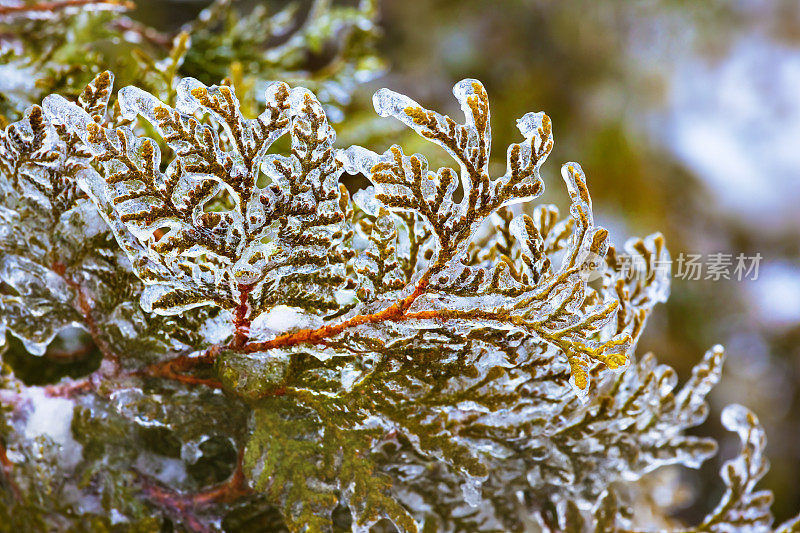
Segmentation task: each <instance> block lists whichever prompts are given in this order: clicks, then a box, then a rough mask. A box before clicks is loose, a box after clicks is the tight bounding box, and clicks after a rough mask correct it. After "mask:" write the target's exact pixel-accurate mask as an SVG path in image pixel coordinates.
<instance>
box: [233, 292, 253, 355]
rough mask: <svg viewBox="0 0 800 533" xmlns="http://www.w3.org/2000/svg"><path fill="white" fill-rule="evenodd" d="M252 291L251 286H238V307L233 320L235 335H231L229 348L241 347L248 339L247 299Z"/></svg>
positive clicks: (248, 310)
mask: <svg viewBox="0 0 800 533" xmlns="http://www.w3.org/2000/svg"><path fill="white" fill-rule="evenodd" d="M252 290H253V285H245V284H241V283H240V284H239V305H237V306H236V311H235V315H234V319H233V325H234V326H235V327H236V333H235V334H234V335H233V340H232V341H231V348H240V347H242V346H243V345H244V343H246V342H247V339H248V338H249V337H250V306H249V305H248V303H247V298H248V297H249V296H250V291H252Z"/></svg>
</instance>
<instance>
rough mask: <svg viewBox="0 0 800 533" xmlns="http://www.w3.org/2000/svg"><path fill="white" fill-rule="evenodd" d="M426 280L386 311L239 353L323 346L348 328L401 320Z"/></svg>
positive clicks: (252, 346) (303, 331) (257, 344)
mask: <svg viewBox="0 0 800 533" xmlns="http://www.w3.org/2000/svg"><path fill="white" fill-rule="evenodd" d="M428 279H429V277H428V276H425V277H423V278H422V279H420V281H419V283H417V286H416V287H415V288H414V292H412V293H411V294H410V295H408V296H407V297H405V298H404V299H402V300H400V301H399V302H396V303H394V304H392V305H391V306H389V307H387V308H386V309H383V310H382V311H378V312H377V313H372V314H369V315H356V316H354V317H353V318H350V319H349V320H345V321H344V322H341V323H339V324H335V325H329V326H322V327H321V328H317V329H301V330H300V331H296V332H294V333H287V334H285V335H281V336H279V337H275V338H274V339H271V340H268V341H264V342H251V343H249V344H245V345H244V346H242V347H241V351H243V352H245V353H252V352H260V351H264V350H269V349H272V348H287V347H290V346H296V345H298V344H325V341H326V340H327V339H329V338H330V337H333V336H335V335H338V334H339V333H341V332H342V331H344V330H346V329H349V328H353V327H356V326H360V325H362V324H377V323H379V322H388V321H397V320H403V318H404V316H405V314H406V311H407V310H408V308H409V307H411V304H413V303H414V301H416V299H417V298H419V297H420V296H422V295H423V294H424V293H425V290H426V289H427V287H428Z"/></svg>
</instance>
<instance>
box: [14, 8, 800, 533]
mask: <svg viewBox="0 0 800 533" xmlns="http://www.w3.org/2000/svg"><path fill="white" fill-rule="evenodd" d="M93 4H109V5H111V4H112V3H103V2H94V3H93ZM315 6H316V7H315V9H317V11H312V13H311V15H310V17H311V20H312V21H316V22H314V24H316V25H314V24H312V25H311V26H309V27H313V28H314V31H313V32H312V33H313V34H314V35H315V36H316V37H315V38H316V39H323V40H324V38H326V37H327V36H329V35H331V34H330V33H325V31H323V30H322V29H320V28H323V29H325V28H327V29H328V30H330V27H332V26H335V27H336V28H339V29H341V28H342V27H347V26H348V24H352V23H353V21H354V20H356V18H357V17H363V16H364V13H368V12H369V8H370V6H369V5H368V4H363V5H361V6H360V9H361V11H359V10H355V11H353V10H352V9H351V10H350V11H347V10H344V11H336V10H335V9H330V10H325V9H324V7H325V6H323V5H322V4H318V5H317V4H315ZM113 7H114V9H118V8H120V7H124V6H120V5H118V4H116V3H113ZM229 7H230V6H229V4H228V3H227V2H217V3H216V4H215V5H214V6H212V8H211V11H209V13H210V15H207V16H206V17H205V18H203V17H201V19H199V20H200V21H199V22H198V23H196V25H195V26H192V31H191V32H188V33H182V34H180V35H178V36H177V37H176V40H175V41H174V42H175V43H176V44H175V45H174V47H173V49H172V51H171V52H170V54H169V55H168V56H167V59H165V61H167V63H165V64H167V65H171V66H170V67H169V68H168V70H167V74H166V77H164V76H162V78H161V80H162V82H163V83H161V82H158V83H160V88H157V89H154V88H153V87H152V86H149V85H148V83H150V82H144V83H141V84H139V85H142V86H143V87H137V86H126V87H124V88H122V89H121V90H120V91H119V92H118V93H116V95H115V94H114V90H113V84H114V75H113V74H112V73H111V72H109V71H103V72H100V73H98V74H96V76H95V77H94V78H93V79H92V80H91V81H89V82H88V83H87V84H86V85H85V86H84V87H82V88H81V90H80V91H77V92H75V93H71V92H70V91H69V90H65V91H61V92H63V94H52V95H50V96H47V97H46V98H44V99H43V102H42V103H41V105H38V104H37V105H33V106H31V107H29V108H28V109H27V111H25V114H24V116H23V117H22V118H21V119H20V120H18V121H16V122H14V123H12V124H9V125H8V126H7V127H6V128H5V129H4V130H3V132H2V134H0V198H2V205H0V218H1V219H2V225H0V228H1V229H0V250H1V251H2V255H0V280H1V281H2V285H0V333H2V334H3V337H2V338H6V335H5V333H6V332H7V333H8V334H9V335H8V336H7V339H8V341H7V344H6V346H5V348H4V350H5V351H4V352H3V361H4V366H3V374H2V383H1V385H2V386H1V387H0V398H2V407H3V410H2V419H0V422H1V424H0V438H1V439H2V441H0V465H1V466H2V476H0V487H1V488H2V489H3V490H2V497H0V528H5V529H3V530H8V531H11V530H15V529H19V528H21V527H27V528H28V529H29V530H33V531H39V530H42V531H43V530H77V531H82V530H91V531H118V530H122V531H158V530H169V529H170V528H178V529H183V530H189V531H214V530H225V531H278V530H284V529H288V530H290V531H326V530H336V531H340V530H354V531H368V530H372V531H391V530H393V529H397V530H400V531H525V530H531V529H534V530H545V531H576V532H577V531H646V530H653V529H675V530H682V531H686V530H687V528H686V527H685V526H684V525H682V524H679V523H677V522H676V521H674V520H671V519H670V518H668V516H667V514H666V512H665V510H663V509H658V508H657V507H656V505H655V503H654V500H653V499H652V498H650V494H652V492H653V491H654V490H655V488H656V487H657V486H658V485H659V478H658V475H659V473H661V472H663V471H664V470H665V468H666V467H669V466H670V465H682V466H686V467H691V468H697V467H699V466H700V465H701V464H702V463H703V462H704V461H705V460H706V459H707V458H708V457H710V456H711V455H713V454H714V453H715V452H716V443H715V442H714V441H713V440H711V439H707V438H700V437H695V436H691V435H688V434H687V430H689V429H690V428H693V427H695V426H698V425H699V424H701V423H702V422H704V420H705V419H706V416H707V412H708V406H707V403H706V396H707V395H708V393H709V391H710V389H711V388H712V387H713V386H714V385H715V384H716V383H717V381H718V380H719V378H720V375H721V369H722V363H723V359H724V354H723V350H722V348H720V347H714V348H712V349H711V350H710V351H709V352H708V353H707V354H706V355H705V357H704V358H703V359H702V360H701V361H700V362H699V363H698V365H697V366H696V367H695V369H694V371H693V372H692V375H691V377H689V378H688V380H687V381H686V382H685V383H684V384H683V386H681V387H677V377H676V375H675V372H674V371H673V370H672V369H670V368H669V367H666V366H664V365H660V364H658V362H657V361H656V359H655V357H654V356H653V355H652V354H645V355H641V356H638V357H637V356H636V355H635V347H636V343H637V340H638V338H639V336H640V335H641V332H642V329H643V327H644V326H645V322H646V319H647V317H648V315H649V313H650V312H651V311H652V309H653V307H654V306H655V304H657V303H659V302H664V301H665V300H666V298H667V296H668V292H669V272H668V271H667V270H665V269H664V265H665V264H666V263H667V261H668V258H669V255H668V252H667V250H666V248H665V244H664V239H663V237H662V236H660V235H658V234H656V235H651V236H649V237H646V238H644V239H632V240H630V241H629V242H627V243H625V246H624V247H623V248H622V249H617V248H616V247H615V246H614V245H613V244H612V243H611V242H610V240H609V236H608V232H607V231H606V230H605V229H604V228H601V227H599V226H597V225H596V224H595V222H594V218H593V214H592V201H591V197H590V195H589V190H588V187H587V178H586V175H585V174H584V172H583V170H582V169H581V167H580V165H578V164H577V163H567V164H566V165H564V167H563V168H562V176H563V179H564V182H565V184H566V187H567V191H568V192H569V196H570V201H571V203H570V206H569V210H568V214H567V215H566V216H561V214H560V213H559V210H558V208H556V207H555V206H552V205H533V200H535V199H536V198H537V197H538V196H540V195H541V194H542V192H543V190H544V180H543V179H542V177H541V175H540V169H541V166H542V165H543V164H544V162H545V160H546V158H547V156H548V154H549V153H550V151H551V149H552V146H553V133H552V125H551V122H550V119H549V118H548V117H547V115H545V114H543V113H528V114H526V115H524V116H523V117H522V118H520V119H519V120H518V121H517V128H518V130H519V131H520V134H521V136H522V140H521V141H520V142H518V143H515V144H512V145H511V146H509V147H508V148H507V150H506V154H507V156H506V169H505V172H504V173H503V174H502V175H497V174H496V173H494V172H493V167H492V166H490V159H491V148H492V147H491V125H490V106H489V98H488V94H487V92H486V90H485V89H484V87H483V85H482V84H481V83H480V82H479V81H477V80H473V79H467V80H463V81H461V82H459V83H457V84H456V85H455V87H454V90H453V93H454V95H455V97H456V99H457V100H458V102H459V103H460V105H461V109H462V110H463V112H464V116H465V118H464V121H463V122H459V121H457V120H455V119H453V118H450V117H448V116H443V115H440V114H439V113H437V112H435V111H432V110H428V109H426V108H424V107H423V106H421V105H420V104H418V103H416V102H414V101H413V100H411V99H410V98H408V97H406V96H403V95H400V94H397V93H394V92H392V91H388V90H386V89H382V90H380V91H378V93H376V95H375V98H374V104H375V109H376V111H377V112H378V114H379V115H381V116H384V117H393V118H394V119H397V120H399V121H400V122H402V123H403V124H405V125H406V126H408V127H409V128H411V129H412V130H413V131H415V132H416V133H418V134H419V135H421V136H422V137H423V138H424V139H427V140H428V141H430V142H432V143H434V144H436V145H438V146H439V147H441V148H442V149H443V150H444V151H445V152H446V153H447V154H448V155H449V156H450V157H451V158H452V160H453V164H452V166H445V167H441V168H437V169H431V168H429V164H428V162H427V160H426V158H425V157H424V156H422V155H420V154H406V153H404V151H403V149H402V148H401V147H399V146H391V147H389V148H388V149H387V150H385V151H384V152H382V153H379V152H374V151H372V150H370V149H367V148H363V147H360V146H348V147H339V146H337V145H336V144H335V141H336V135H335V132H334V127H333V126H332V125H331V124H330V121H329V118H328V116H329V113H330V112H331V110H332V109H333V108H332V107H331V106H330V105H328V104H329V103H330V102H325V103H323V102H322V101H321V100H320V99H319V98H318V95H315V93H314V92H312V91H310V90H308V89H305V88H300V87H296V86H294V87H293V86H292V85H290V84H288V83H285V82H274V83H270V84H269V85H267V86H266V87H265V89H264V99H263V100H264V102H263V105H262V108H261V109H259V110H255V109H253V108H254V107H255V106H254V104H253V103H252V102H250V101H249V100H246V99H242V100H240V97H239V96H238V95H241V94H242V93H241V92H238V93H237V88H236V87H235V84H234V83H233V80H231V79H228V80H225V81H224V82H223V83H222V84H220V85H211V86H207V85H205V84H204V83H202V82H200V81H198V80H197V79H195V78H191V77H185V78H182V79H180V80H178V79H173V78H177V75H178V72H179V71H180V69H181V68H183V67H182V66H181V65H184V66H185V65H186V64H187V63H186V62H185V60H187V59H188V58H190V57H192V55H191V54H192V52H191V51H192V49H193V48H192V47H194V46H198V45H197V42H198V41H197V40H196V39H195V35H200V36H202V39H201V40H200V41H199V42H201V43H205V44H204V45H203V46H205V48H202V47H201V48H200V49H198V50H197V53H199V54H200V53H208V52H209V50H213V51H216V53H218V54H219V55H220V57H225V58H226V60H228V61H232V62H237V61H244V59H243V58H238V59H237V58H233V57H229V55H230V54H232V53H235V52H236V51H237V50H239V49H240V48H241V46H240V45H239V44H237V43H239V41H238V40H237V39H244V38H248V34H247V32H246V31H245V30H246V29H247V28H252V26H250V24H252V23H253V18H252V17H251V18H246V19H242V20H239V21H238V22H237V21H236V20H235V19H234V18H229V19H227V20H228V21H227V22H224V23H223V22H220V25H221V27H222V29H219V27H218V28H217V29H216V30H213V28H214V24H211V23H210V22H209V20H211V21H216V20H217V19H215V18H214V17H216V16H218V11H214V10H225V9H228V8H229ZM65 9H66V8H65ZM69 13H70V12H69V10H67V15H66V16H78V15H74V14H69ZM56 15H57V14H56ZM56 15H54V16H56ZM257 15H258V16H262V17H263V16H265V15H263V13H262V14H259V13H257ZM4 16H16V15H15V14H13V13H5V14H4ZM58 16H61V15H58ZM282 16H283V15H277V16H275V17H273V18H272V19H270V20H271V21H272V24H275V25H279V24H280V23H281V21H282V20H283V19H282V18H281V17H282ZM283 17H284V18H285V16H283ZM359 20H361V19H359ZM364 20H365V22H364V23H363V24H361V25H359V27H366V26H368V21H366V19H364ZM321 21H327V23H326V24H323V23H322V22H321ZM126 24H128V23H126ZM140 30H141V32H145V30H144V29H143V28H140ZM328 30H326V31H328ZM56 31H57V30H56ZM308 31H311V30H308ZM337 31H338V30H337ZM204 32H205V33H204ZM145 33H146V32H145ZM300 35H301V37H300V38H298V39H295V40H292V39H290V40H289V41H287V43H288V42H291V43H292V44H291V46H290V45H288V44H287V46H286V48H285V49H282V50H281V52H280V54H287V57H294V56H292V50H297V49H298V47H302V46H305V44H304V43H306V42H307V41H309V39H310V38H309V37H308V35H307V34H304V33H302V32H301V33H300ZM190 37H191V42H192V43H193V44H191V45H190V44H189V43H190ZM21 38H22V37H21ZM310 40H311V42H314V40H313V39H310ZM54 42H56V45H55V46H57V45H58V41H57V40H56V41H54ZM231 43H233V44H231ZM176 50H177V51H176ZM352 52H353V51H352V50H350V51H349V52H348V51H343V52H342V53H343V54H344V57H345V58H348V57H349V56H348V54H350V53H352ZM142 53H143V52H142ZM226 54H228V55H226ZM280 54H278V55H280ZM356 56H358V54H356ZM248 57H249V59H247V60H248V61H250V62H251V63H253V64H255V66H252V65H251V66H252V69H251V77H252V78H254V79H255V78H258V77H259V76H260V75H261V74H260V73H263V72H264V71H265V69H266V68H267V67H265V66H264V65H262V64H261V63H259V62H260V61H261V59H260V58H261V56H253V57H250V56H248ZM151 59H152V58H151ZM181 61H184V62H183V63H181ZM286 62H287V63H286V64H290V65H295V66H296V64H295V63H291V62H290V61H289V59H286ZM344 63H345V64H347V61H344ZM356 63H357V61H355V63H350V64H356ZM144 64H145V70H147V67H146V65H157V64H158V62H157V61H155V60H152V61H149V62H148V61H144ZM195 67H198V68H199V65H195ZM237 68H238V67H237ZM270 68H271V67H270ZM157 70H158V69H150V71H149V72H150V74H152V75H153V76H158V75H159V74H158V73H157V72H156V71H157ZM234 70H235V69H234ZM219 74H221V73H219V72H214V73H212V75H217V76H218V75H219ZM352 75H353V74H352V71H349V73H348V71H347V69H345V74H343V76H352ZM292 77H293V76H291V75H287V76H285V78H287V79H289V78H292ZM148 79H152V77H148V76H142V80H148ZM289 81H292V80H291V79H290V80H289ZM153 83H155V82H153ZM51 86H52V83H51ZM319 92H320V91H318V93H319ZM321 92H324V90H323V91H321ZM7 101H8V100H7ZM244 101H247V103H246V104H243V102H244ZM245 108H247V109H245ZM334 112H335V110H334ZM251 116H253V117H255V118H249V117H251ZM359 173H360V174H362V175H364V176H365V177H366V178H367V179H368V180H369V182H370V183H371V185H370V186H369V187H367V188H366V189H362V190H359V191H357V192H356V193H355V194H353V195H351V194H350V193H349V192H348V189H347V188H346V187H345V186H344V185H343V184H342V181H343V179H344V176H345V175H346V174H351V175H352V174H359ZM623 265H633V266H634V268H633V269H630V268H625V267H624V266H623ZM80 331H84V332H85V333H83V335H86V336H88V337H89V339H90V341H87V345H89V346H95V347H96V348H97V351H98V352H99V354H98V363H97V365H95V368H93V369H91V370H88V371H86V370H84V371H83V372H82V375H80V376H73V377H67V376H64V377H63V378H62V379H61V380H60V381H58V382H57V383H53V384H50V385H47V386H44V387H37V386H33V385H32V384H30V383H26V382H24V380H23V379H21V376H22V375H23V374H24V369H25V368H27V367H26V365H30V366H33V367H36V366H39V367H46V366H47V365H50V364H51V361H52V357H48V354H49V355H50V356H52V355H53V353H54V350H56V349H59V347H60V346H61V345H63V346H65V347H66V348H64V350H66V351H67V353H68V354H69V347H70V346H71V344H70V343H72V344H74V342H75V339H76V338H78V339H80V338H81V337H80V335H82V334H81V333H79V332H80ZM18 342H21V343H22V345H23V346H24V349H25V351H27V352H29V354H28V355H26V357H25V358H23V359H24V360H25V361H26V363H25V364H20V363H19V362H18V358H16V357H14V356H13V354H14V352H15V350H17V351H18V349H17V348H15V345H16V343H18ZM43 355H44V357H42V356H43ZM72 355H73V356H74V355H75V354H74V353H73V354H72ZM12 363H13V364H12ZM53 381H55V380H53ZM47 413H56V414H57V415H59V416H60V417H61V418H59V420H56V419H55V415H52V414H51V415H50V418H48V415H47ZM57 422H58V423H57ZM43 423H47V424H48V427H47V430H46V431H41V430H38V429H37V427H38V426H41V424H43ZM59 424H60V425H59ZM723 424H724V425H725V427H726V428H728V429H730V430H731V431H734V432H736V433H738V435H739V438H740V440H741V443H742V449H741V452H740V453H739V455H737V456H736V457H734V458H732V459H730V460H729V461H727V462H726V463H725V465H724V467H723V469H722V473H721V475H722V481H723V483H724V485H725V492H724V493H723V495H722V498H721V500H720V503H719V505H718V506H717V507H716V508H715V509H714V510H713V511H712V512H711V513H710V514H709V515H708V516H707V517H706V518H705V519H704V520H702V521H701V522H700V524H699V525H697V526H694V527H690V528H688V530H689V531H713V532H722V531H771V530H772V517H771V515H770V512H769V505H770V502H771V495H770V494H769V493H768V492H764V491H758V490H757V489H756V484H757V482H758V480H759V479H760V478H761V477H762V476H763V474H764V472H765V471H766V469H767V462H766V459H765V458H764V457H763V450H764V445H765V439H764V434H763V430H762V429H761V427H760V426H759V424H758V420H757V419H756V417H755V415H754V414H753V413H751V412H749V411H748V410H746V409H745V408H744V407H741V406H737V405H734V406H730V407H728V408H727V409H726V410H725V411H724V413H723ZM672 488H673V489H674V490H676V491H677V490H679V488H680V487H678V486H676V487H672ZM660 489H661V490H663V489H664V487H663V486H661V487H660ZM639 511H645V512H639ZM797 528H798V522H797V521H794V522H789V523H786V524H783V525H781V526H778V527H777V529H776V531H783V532H789V531H795V530H797Z"/></svg>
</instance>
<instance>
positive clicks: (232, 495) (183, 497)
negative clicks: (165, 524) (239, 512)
mask: <svg viewBox="0 0 800 533" xmlns="http://www.w3.org/2000/svg"><path fill="white" fill-rule="evenodd" d="M243 463H244V449H241V450H239V455H238V458H237V461H236V470H235V471H234V472H233V475H232V476H231V477H230V479H228V481H226V482H224V483H222V484H220V485H217V486H216V487H213V488H211V489H208V490H204V491H201V492H198V493H195V494H180V493H178V492H175V491H173V490H170V489H168V488H165V487H162V486H160V485H157V484H155V483H152V482H147V481H148V480H146V484H145V487H144V493H145V494H146V495H147V497H148V498H150V499H152V500H155V501H157V502H158V503H159V504H160V505H161V506H163V507H167V508H169V509H172V511H173V512H174V513H175V514H177V515H179V516H180V517H181V519H182V520H183V522H184V525H185V526H187V527H189V528H191V529H192V530H193V531H197V532H205V531H209V529H208V527H207V526H206V525H205V524H204V523H203V521H202V520H201V519H200V518H198V517H197V516H196V515H195V512H196V511H197V510H198V509H202V508H203V507H208V506H210V505H214V504H220V503H230V502H234V501H236V500H238V499H239V498H241V497H243V496H246V495H248V494H250V493H251V490H250V488H249V487H248V486H247V483H246V482H245V475H244V467H243Z"/></svg>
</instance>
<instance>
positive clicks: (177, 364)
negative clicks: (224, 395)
mask: <svg viewBox="0 0 800 533" xmlns="http://www.w3.org/2000/svg"><path fill="white" fill-rule="evenodd" d="M219 350H220V348H219V346H212V347H211V348H209V349H208V350H206V351H205V352H204V353H203V355H200V356H195V357H192V356H189V355H179V356H178V357H174V358H172V359H167V360H166V361H161V362H158V363H154V364H152V365H150V366H148V367H147V368H146V369H144V370H142V371H139V372H135V373H134V375H139V376H151V377H158V378H165V379H171V380H174V381H179V382H181V383H186V384H189V385H205V386H206V387H212V388H215V389H219V388H222V383H220V382H219V381H218V380H216V379H209V378H198V377H195V376H188V375H186V372H188V371H189V370H191V369H193V368H195V367H198V366H200V365H209V364H212V363H213V362H214V361H215V360H216V358H217V355H218V353H219Z"/></svg>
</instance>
